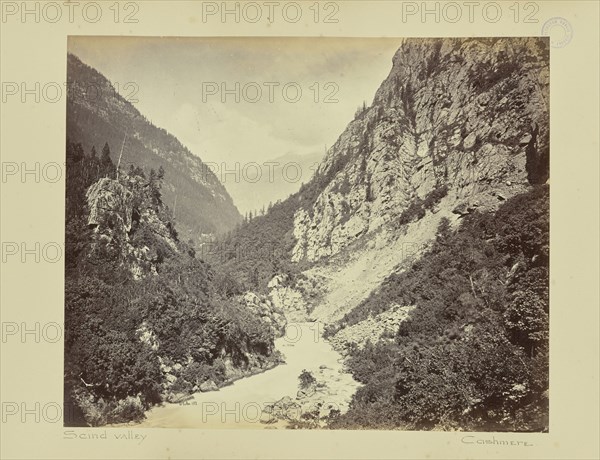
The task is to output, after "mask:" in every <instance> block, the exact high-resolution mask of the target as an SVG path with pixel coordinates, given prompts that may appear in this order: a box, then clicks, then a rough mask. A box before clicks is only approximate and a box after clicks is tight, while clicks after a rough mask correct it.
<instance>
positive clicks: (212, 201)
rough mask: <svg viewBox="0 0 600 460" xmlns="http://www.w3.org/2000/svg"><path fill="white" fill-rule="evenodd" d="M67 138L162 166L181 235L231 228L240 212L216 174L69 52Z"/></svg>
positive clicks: (124, 160) (129, 160) (190, 236)
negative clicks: (105, 144)
mask: <svg viewBox="0 0 600 460" xmlns="http://www.w3.org/2000/svg"><path fill="white" fill-rule="evenodd" d="M67 81H68V85H69V86H68V87H69V97H68V99H67V138H68V139H69V141H70V142H73V143H81V144H82V146H83V148H84V150H85V151H86V152H89V151H90V150H91V148H92V146H95V147H96V150H98V151H99V150H100V149H101V148H102V146H103V145H104V143H105V142H108V144H109V146H110V149H111V158H112V160H113V162H114V163H115V164H117V162H118V160H119V154H120V150H121V146H122V143H123V140H124V139H125V144H124V149H123V157H122V159H121V165H120V167H121V168H123V169H126V168H127V167H128V165H130V164H133V165H138V166H142V167H144V168H146V169H150V168H153V169H155V170H158V168H159V167H160V166H162V167H163V169H164V170H165V180H164V186H163V190H162V192H163V199H164V202H165V203H166V204H167V205H168V206H169V207H170V208H171V209H172V210H173V213H174V216H175V219H176V222H177V229H178V231H179V232H180V233H181V236H182V238H185V240H188V239H192V240H194V241H198V240H199V239H201V238H202V235H206V234H217V233H224V232H227V231H228V230H230V229H232V228H233V227H234V226H235V225H236V224H237V223H238V222H239V221H240V220H241V215H240V213H239V212H238V210H237V208H236V207H235V205H234V203H233V200H232V199H231V197H230V195H229V194H228V192H227V190H226V189H225V187H224V186H223V184H221V183H220V182H219V180H218V178H217V176H216V175H215V174H214V173H213V172H212V171H211V170H210V168H208V167H207V166H206V165H205V164H204V163H203V162H202V161H201V160H200V158H198V157H197V156H195V155H193V154H192V153H191V152H190V151H189V150H188V149H187V148H186V147H185V146H183V145H182V144H181V142H180V141H179V140H178V139H177V138H176V137H175V136H173V135H171V134H169V133H168V132H167V131H166V130H164V129H162V128H159V127H157V126H154V125H153V124H152V123H151V122H150V121H148V120H147V119H146V117H144V116H143V115H142V114H141V113H140V112H139V111H138V110H137V109H136V108H135V107H134V106H133V105H132V104H131V103H130V102H128V101H127V100H126V99H125V98H123V97H122V96H121V95H119V94H118V93H117V91H116V90H115V89H114V87H113V85H112V84H111V83H110V81H109V80H108V79H106V78H105V77H104V76H103V75H102V74H100V73H99V72H98V71H96V70H95V69H93V68H92V67H90V66H88V65H86V64H85V63H83V62H82V61H81V60H80V59H79V58H77V57H76V56H75V55H73V54H68V58H67Z"/></svg>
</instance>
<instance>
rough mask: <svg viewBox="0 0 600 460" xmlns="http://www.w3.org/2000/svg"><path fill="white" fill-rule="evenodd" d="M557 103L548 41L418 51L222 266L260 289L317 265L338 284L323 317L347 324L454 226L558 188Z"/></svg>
mask: <svg viewBox="0 0 600 460" xmlns="http://www.w3.org/2000/svg"><path fill="white" fill-rule="evenodd" d="M548 98H549V47H548V40H547V39H545V38H493V39H492V38H465V39H454V38H453V39H407V40H405V41H404V43H403V44H402V46H401V47H400V48H399V49H398V51H397V52H396V54H395V56H394V58H393V63H392V69H391V71H390V74H389V76H388V77H387V78H386V79H385V80H384V81H383V83H382V84H381V86H380V88H379V89H378V91H377V93H376V96H375V98H374V100H373V103H372V105H371V106H369V107H363V108H360V109H359V110H358V111H357V113H356V116H355V118H354V120H352V121H351V122H350V124H349V125H348V127H347V128H346V130H345V131H344V132H343V133H342V134H341V135H340V137H339V138H338V140H337V142H336V143H335V144H334V145H333V146H332V147H331V148H330V149H329V151H328V152H327V155H326V157H325V159H324V160H323V162H322V163H321V165H320V166H319V168H318V170H317V172H316V173H315V175H314V177H313V178H312V179H311V181H310V182H308V183H307V184H305V185H304V186H303V187H301V189H300V191H299V192H298V193H295V194H294V195H292V196H290V197H289V198H288V199H287V200H285V201H283V202H282V203H279V204H277V205H276V206H274V207H273V209H272V210H271V211H270V212H269V213H267V215H265V216H260V217H258V218H255V219H253V220H252V221H251V222H249V223H248V224H246V225H243V226H242V227H241V228H240V229H238V230H236V231H235V232H233V234H232V235H230V236H229V237H228V238H226V239H224V240H223V241H222V242H221V245H220V246H219V247H218V251H217V252H218V259H219V261H218V263H219V264H222V265H225V266H226V267H227V268H228V269H229V270H231V271H233V272H234V273H236V274H237V275H238V279H240V280H241V282H242V283H244V284H245V285H246V286H247V287H253V288H254V287H259V288H261V289H266V286H267V284H268V282H269V280H270V279H271V277H272V276H273V275H274V274H277V273H280V272H284V271H287V272H296V273H297V272H300V271H302V270H305V269H306V268H308V267H310V266H312V268H311V269H310V270H309V271H308V272H304V273H305V275H308V276H309V277H310V276H313V275H314V276H315V277H316V278H319V279H321V278H324V279H330V280H331V282H330V283H329V284H328V286H326V287H325V291H326V293H325V296H324V298H322V299H321V300H322V302H320V304H319V306H318V307H317V309H316V311H315V315H314V317H315V318H318V319H322V320H325V321H329V320H336V319H339V318H341V317H342V316H343V315H344V314H345V313H346V312H348V311H350V310H351V309H352V308H353V307H354V306H356V305H358V303H360V302H361V301H362V300H364V299H365V298H366V297H367V296H368V294H369V293H370V292H371V291H372V290H373V289H375V288H376V287H377V286H378V284H380V283H381V281H382V280H383V279H384V278H385V277H386V276H387V275H388V274H389V273H391V272H393V271H394V270H401V269H403V267H402V266H400V265H401V264H404V265H406V264H407V263H408V262H409V261H410V260H412V259H413V258H414V257H418V255H419V254H420V253H422V252H423V250H424V249H425V248H426V247H427V245H428V244H429V242H430V241H431V240H432V239H433V238H434V237H435V232H436V229H437V225H438V223H439V221H440V219H441V218H442V217H447V218H450V220H451V223H452V224H453V225H458V224H459V223H460V218H461V217H462V216H465V215H467V214H469V213H470V212H472V211H474V210H475V209H480V210H494V209H495V208H497V207H498V206H499V205H500V204H501V203H502V202H503V201H505V200H507V199H508V198H510V197H511V196H514V195H516V194H519V193H522V192H524V191H526V190H527V189H529V188H530V187H531V186H532V184H539V183H544V182H546V181H547V180H548V177H549V145H548V143H549V132H548V129H549V122H548V120H549V113H548V109H549V103H548ZM240 248H242V250H240ZM404 268H406V267H404ZM361 280H362V281H361ZM363 281H364V282H363Z"/></svg>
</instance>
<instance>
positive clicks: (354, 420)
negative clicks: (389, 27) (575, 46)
mask: <svg viewBox="0 0 600 460" xmlns="http://www.w3.org/2000/svg"><path fill="white" fill-rule="evenodd" d="M550 48H551V46H550V39H549V37H539V36H537V37H533V36H530V37H524V36H520V37H507V36H499V37H464V38H457V37H452V38H410V37H401V38H333V37H305V38H302V37H269V38H267V37H264V38H255V37H244V38H240V37H212V38H207V37H159V36H156V37H147V36H144V37H142V36H94V35H88V36H83V35H81V36H79V35H70V36H69V37H68V38H67V53H66V56H65V59H66V61H65V65H66V69H67V71H66V75H67V97H66V100H65V101H63V104H65V105H66V139H65V161H66V163H65V165H66V166H65V181H66V185H65V201H64V228H65V253H64V257H65V260H64V382H63V383H64V408H65V409H64V427H65V428H67V427H73V428H75V427H90V428H92V427H93V428H94V429H97V430H98V432H99V433H102V430H104V429H107V428H118V427H120V428H123V427H131V428H136V429H137V428H196V429H255V430H264V429H279V430H286V429H296V430H298V429H300V430H399V431H464V432H504V433H524V432H526V433H547V432H548V431H549V430H550V428H549V427H550V424H549V416H550V414H549V406H550V394H549V388H550V385H551V382H550V376H549V340H550V327H549V324H550V309H549V288H550V276H549V266H550V265H549V264H550V192H549V188H550ZM65 433H75V431H72V432H71V431H65ZM89 433H92V434H90V435H89V436H94V435H93V433H94V431H93V430H92V431H90V432H89ZM74 436H75V435H74ZM473 439H475V438H473ZM474 442H475V441H473V443H474Z"/></svg>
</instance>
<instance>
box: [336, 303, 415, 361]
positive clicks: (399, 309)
mask: <svg viewBox="0 0 600 460" xmlns="http://www.w3.org/2000/svg"><path fill="white" fill-rule="evenodd" d="M413 308H414V307H411V306H404V307H403V306H399V305H396V306H393V307H391V308H390V309H389V310H387V311H384V312H383V313H380V314H379V315H377V316H374V317H371V318H368V319H366V320H364V321H361V322H360V323H357V324H354V325H352V326H349V327H347V328H345V329H342V330H341V331H339V332H338V333H337V334H335V335H334V336H333V337H331V338H330V339H329V342H330V343H331V346H332V347H333V348H334V349H336V350H337V351H339V352H340V353H345V352H346V351H347V350H348V349H349V348H351V347H357V348H359V349H362V348H364V346H365V345H366V344H367V342H371V343H372V344H375V343H377V342H379V340H380V339H381V338H382V337H383V336H384V335H386V334H387V335H390V336H391V337H394V336H395V334H396V332H398V326H400V323H402V322H403V321H405V320H406V319H407V318H408V317H409V314H410V311H411V310H412V309H413Z"/></svg>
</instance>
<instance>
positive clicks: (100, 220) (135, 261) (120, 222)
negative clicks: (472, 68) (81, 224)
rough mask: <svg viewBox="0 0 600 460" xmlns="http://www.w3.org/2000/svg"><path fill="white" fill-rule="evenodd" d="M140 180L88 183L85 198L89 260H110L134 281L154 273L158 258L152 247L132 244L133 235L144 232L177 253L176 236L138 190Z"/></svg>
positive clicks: (131, 178)
mask: <svg viewBox="0 0 600 460" xmlns="http://www.w3.org/2000/svg"><path fill="white" fill-rule="evenodd" d="M140 181H141V178H140V177H137V178H136V177H128V176H124V177H122V182H120V181H118V180H116V179H111V178H108V177H104V178H102V179H100V180H98V181H97V182H95V183H94V184H92V185H91V186H90V187H89V188H88V190H87V192H86V199H87V205H88V209H89V215H88V226H89V227H90V228H92V229H93V238H92V247H91V251H90V255H89V257H90V259H93V258H94V257H96V255H100V254H102V255H101V258H106V257H107V255H108V256H109V257H110V258H114V259H115V260H117V261H119V262H120V263H121V265H122V266H124V267H126V268H127V269H128V270H129V271H130V272H131V274H132V275H133V277H134V278H135V279H140V278H143V277H144V276H146V275H148V274H156V265H157V263H158V260H159V255H158V254H157V253H156V248H155V247H152V248H151V247H149V246H147V245H146V244H141V243H139V242H137V241H136V235H137V234H139V233H141V232H147V233H150V234H152V235H153V238H154V239H155V241H160V242H161V244H164V245H165V247H166V248H168V250H170V251H172V252H173V253H177V252H178V251H179V249H178V244H177V243H178V241H177V234H176V232H175V230H174V228H173V227H172V225H171V223H170V222H169V221H168V219H166V218H164V217H162V216H161V215H160V214H161V210H162V208H161V207H160V206H159V207H157V206H156V205H152V204H151V203H150V201H151V200H150V199H149V197H148V196H146V194H145V192H142V191H141V190H143V189H145V187H143V186H141V184H140Z"/></svg>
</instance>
